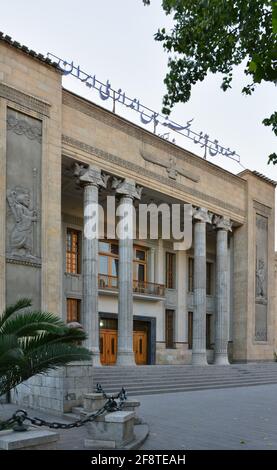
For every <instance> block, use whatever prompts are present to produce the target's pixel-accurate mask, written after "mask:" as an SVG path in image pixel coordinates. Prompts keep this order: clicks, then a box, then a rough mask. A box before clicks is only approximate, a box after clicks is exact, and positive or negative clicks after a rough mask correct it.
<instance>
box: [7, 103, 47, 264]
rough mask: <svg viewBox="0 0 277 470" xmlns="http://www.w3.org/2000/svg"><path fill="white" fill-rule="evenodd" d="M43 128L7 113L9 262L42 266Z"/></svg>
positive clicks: (25, 117) (19, 116)
mask: <svg viewBox="0 0 277 470" xmlns="http://www.w3.org/2000/svg"><path fill="white" fill-rule="evenodd" d="M41 139H42V125H41V122H40V121H39V120H37V119H34V118H32V117H30V116H26V115H23V114H21V113H19V112H17V111H14V110H12V109H8V112H7V232H6V246H7V256H8V257H9V258H19V259H22V260H31V261H34V262H39V260H40V251H41V247H40V200H41V195H40V191H41Z"/></svg>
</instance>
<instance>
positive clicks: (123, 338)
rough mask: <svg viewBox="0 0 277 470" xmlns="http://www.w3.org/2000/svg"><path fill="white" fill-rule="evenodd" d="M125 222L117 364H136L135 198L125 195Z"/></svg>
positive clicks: (121, 243) (121, 233) (121, 245)
mask: <svg viewBox="0 0 277 470" xmlns="http://www.w3.org/2000/svg"><path fill="white" fill-rule="evenodd" d="M120 204H121V205H122V207H123V208H124V213H125V219H124V224H123V223H122V224H121V225H120V229H119V234H118V235H119V285H118V287H119V294H118V347H117V364H118V365H134V364H135V360H134V352H133V239H132V238H129V237H128V236H126V233H127V232H129V233H132V231H133V220H132V208H133V199H132V198H130V197H126V196H123V197H122V198H121V200H120Z"/></svg>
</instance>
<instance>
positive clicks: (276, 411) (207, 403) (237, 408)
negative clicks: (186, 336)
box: [0, 385, 277, 450]
mask: <svg viewBox="0 0 277 470" xmlns="http://www.w3.org/2000/svg"><path fill="white" fill-rule="evenodd" d="M138 399H139V400H140V401H141V408H140V416H142V417H143V418H144V420H145V421H146V422H147V423H148V424H149V425H150V436H149V438H148V439H147V440H146V442H145V443H144V445H143V447H142V449H145V450H146V449H150V450H154V449H157V450H164V449H169V450H174V449H184V450H189V449H277V385H261V386H255V387H241V388H228V389H215V390H201V391H193V392H184V393H170V394H161V395H148V396H142V397H138ZM17 408H18V406H16V405H1V404H0V416H1V418H3V417H4V416H6V417H10V416H11V414H12V412H13V411H14V410H15V409H17ZM28 411H29V414H30V416H39V417H42V418H46V419H49V420H50V421H61V420H62V419H61V418H58V417H57V416H50V415H48V414H45V413H42V412H40V411H34V410H28ZM62 421H64V420H62ZM66 422H68V421H66ZM59 432H60V440H59V441H58V444H57V448H58V449H72V450H74V449H76V450H77V449H84V446H83V442H84V438H85V437H86V430H85V428H77V429H76V428H75V429H71V430H67V431H65V430H61V431H59Z"/></svg>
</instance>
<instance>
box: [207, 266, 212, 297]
mask: <svg viewBox="0 0 277 470" xmlns="http://www.w3.org/2000/svg"><path fill="white" fill-rule="evenodd" d="M212 267H213V263H208V262H207V275H206V289H207V295H212Z"/></svg>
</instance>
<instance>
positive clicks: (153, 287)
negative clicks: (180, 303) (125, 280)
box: [98, 274, 165, 297]
mask: <svg viewBox="0 0 277 470" xmlns="http://www.w3.org/2000/svg"><path fill="white" fill-rule="evenodd" d="M98 287H99V289H104V290H118V277H117V276H109V275H107V274H99V275H98ZM133 292H134V293H137V294H146V295H155V296H158V297H164V295H165V287H164V285H163V284H156V283H154V282H146V281H133Z"/></svg>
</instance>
